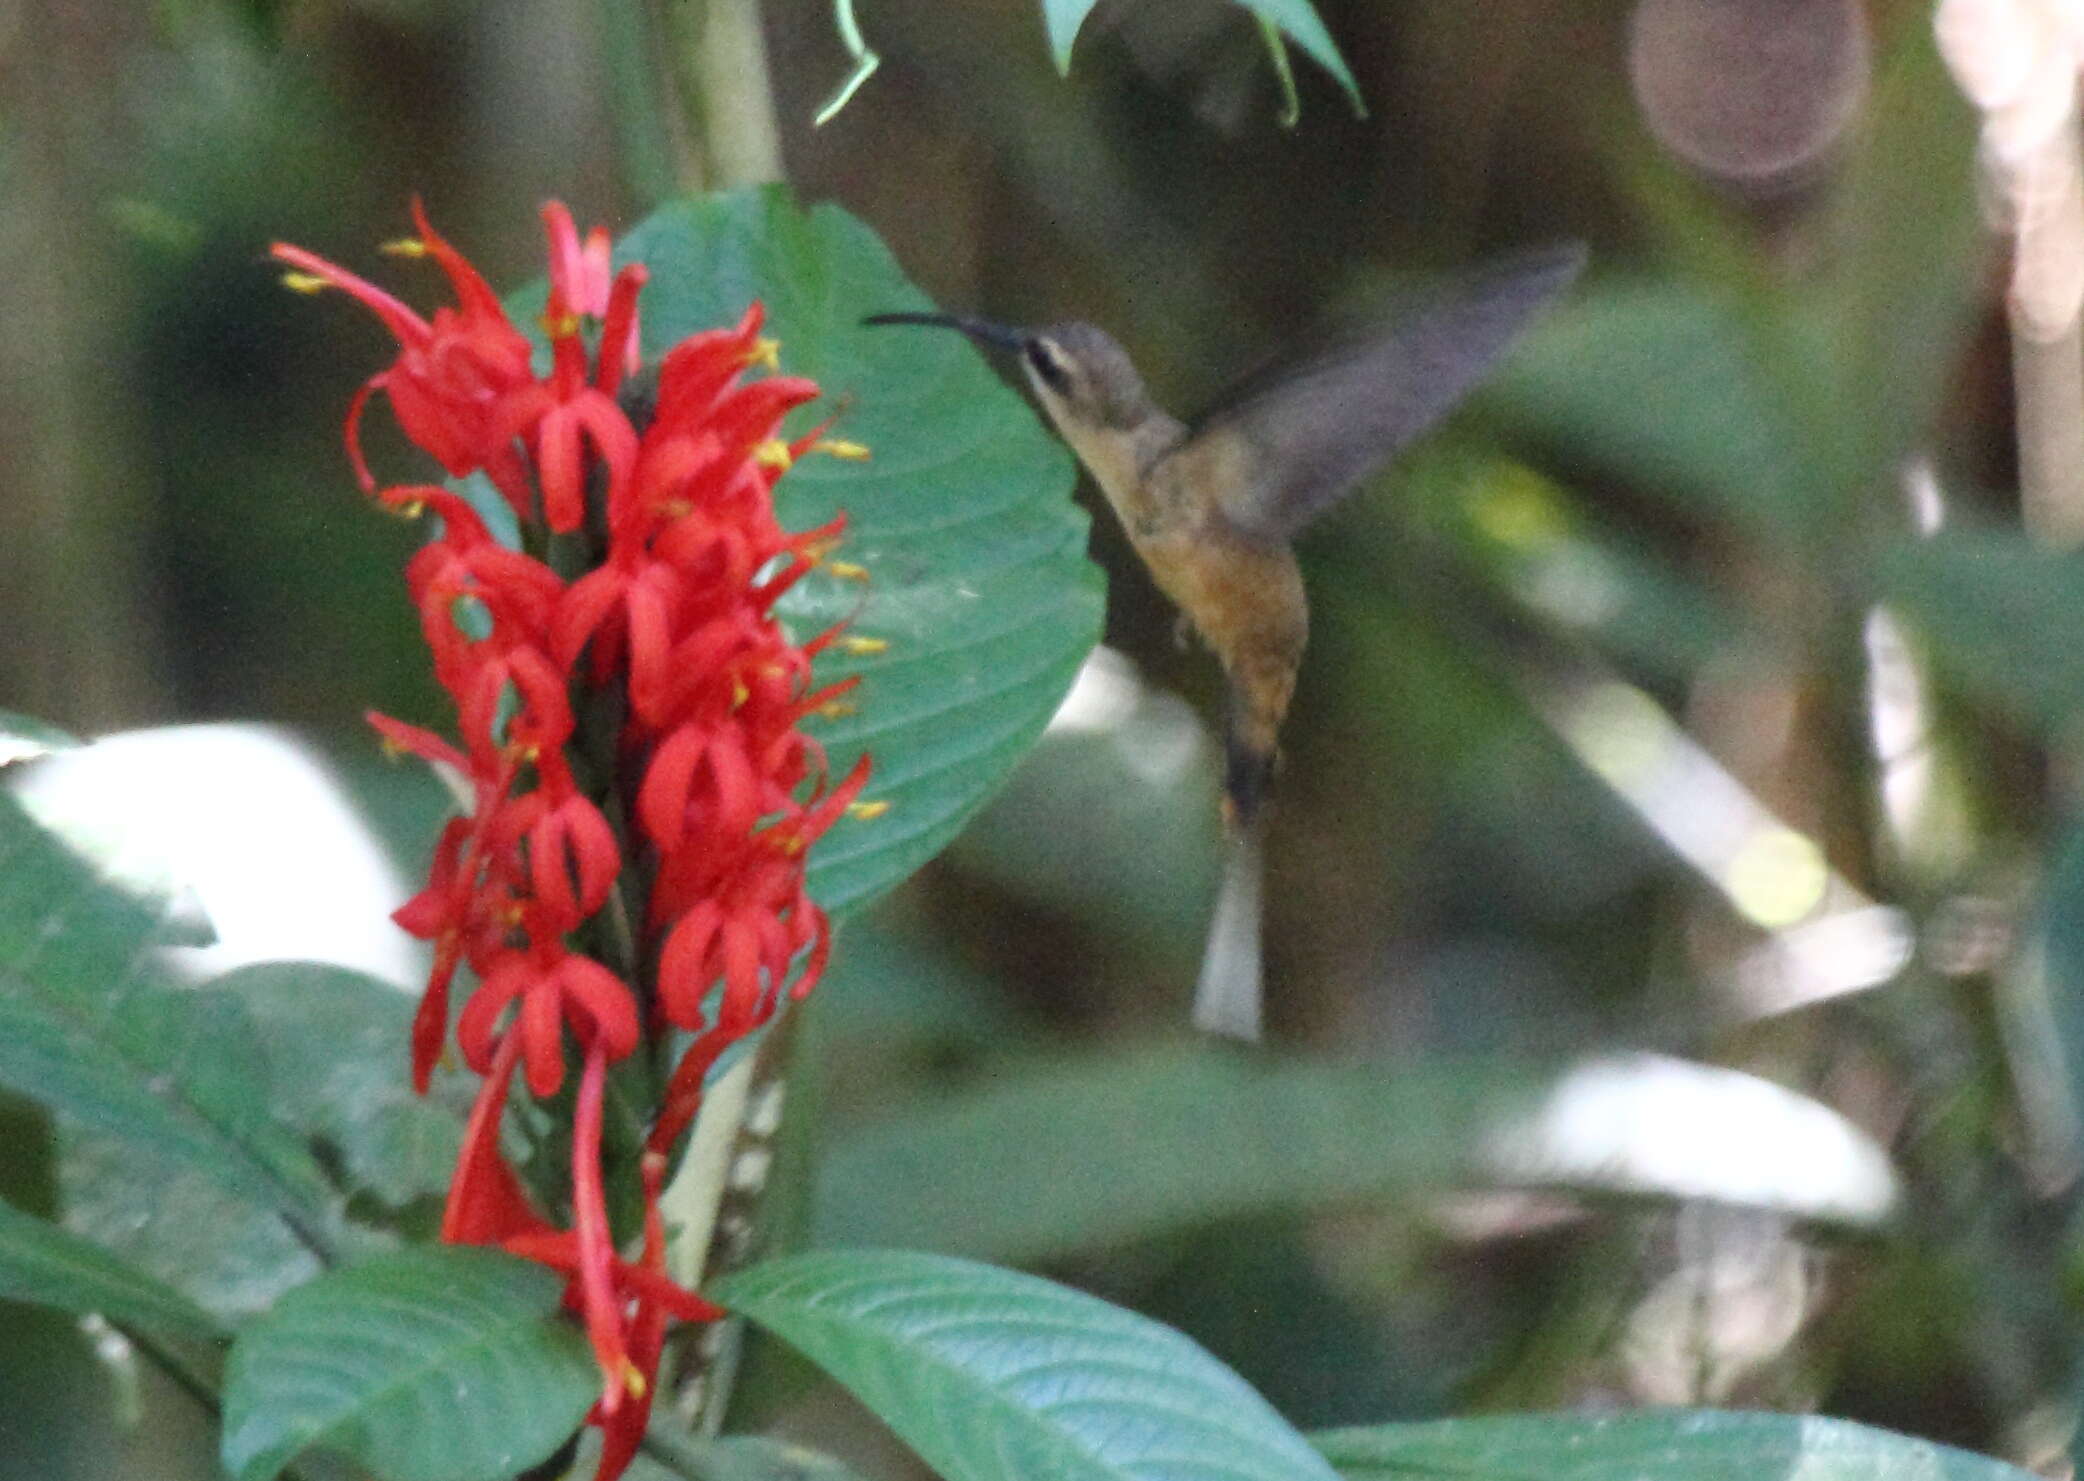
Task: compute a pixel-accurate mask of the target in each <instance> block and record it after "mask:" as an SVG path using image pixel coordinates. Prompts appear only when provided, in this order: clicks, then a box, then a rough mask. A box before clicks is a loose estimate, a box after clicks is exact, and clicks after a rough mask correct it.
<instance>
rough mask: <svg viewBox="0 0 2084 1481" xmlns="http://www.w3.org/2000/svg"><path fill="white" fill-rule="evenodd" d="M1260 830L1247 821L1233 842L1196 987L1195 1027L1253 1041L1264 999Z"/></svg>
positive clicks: (1234, 836) (1256, 1034) (1257, 826)
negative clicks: (1261, 966)
mask: <svg viewBox="0 0 2084 1481" xmlns="http://www.w3.org/2000/svg"><path fill="white" fill-rule="evenodd" d="M1261 867H1262V866H1261V862H1260V854H1259V825H1258V823H1257V821H1256V820H1254V821H1251V822H1243V823H1242V824H1241V826H1240V827H1238V828H1237V830H1236V831H1235V832H1234V833H1233V834H1232V836H1231V839H1230V857H1229V858H1228V859H1227V860H1226V861H1225V863H1224V866H1223V887H1222V889H1221V891H1220V892H1219V893H1218V894H1217V895H1216V914H1215V918H1214V919H1213V920H1211V921H1210V922H1209V928H1208V945H1207V947H1206V948H1205V950H1204V951H1203V953H1202V957H1201V980H1200V982H1198V983H1197V984H1195V987H1194V1027H1196V1028H1198V1029H1200V1030H1202V1031H1203V1032H1204V1033H1211V1034H1224V1035H1227V1036H1228V1037H1230V1038H1233V1039H1243V1040H1245V1041H1247V1042H1254V1041H1256V1040H1257V1039H1258V1038H1259V1030H1260V1003H1261V1000H1262V998H1263V996H1264V994H1263V990H1262V989H1263V984H1262V981H1261V976H1260V965H1259V882H1260V875H1261Z"/></svg>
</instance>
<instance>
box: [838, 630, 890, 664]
mask: <svg viewBox="0 0 2084 1481" xmlns="http://www.w3.org/2000/svg"><path fill="white" fill-rule="evenodd" d="M839 646H840V648H841V650H842V651H843V652H847V653H852V654H854V655H855V656H856V657H859V658H870V657H873V656H874V655H875V654H878V653H888V652H889V651H890V640H889V639H887V638H864V637H856V636H855V635H853V634H851V633H849V634H848V635H847V636H846V637H844V638H841V639H840V640H839Z"/></svg>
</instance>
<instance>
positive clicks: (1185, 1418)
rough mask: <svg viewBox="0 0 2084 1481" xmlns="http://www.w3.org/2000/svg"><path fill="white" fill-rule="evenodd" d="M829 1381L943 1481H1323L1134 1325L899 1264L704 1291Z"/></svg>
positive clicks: (1250, 1401) (1216, 1371)
mask: <svg viewBox="0 0 2084 1481" xmlns="http://www.w3.org/2000/svg"><path fill="white" fill-rule="evenodd" d="M711 1294H713V1295H714V1296H715V1297H716V1299H718V1300H719V1301H721V1302H722V1303H723V1304H724V1305H726V1306H728V1307H730V1308H731V1309H732V1310H733V1311H736V1312H738V1313H739V1314H741V1315H743V1316H745V1317H748V1318H750V1319H751V1320H752V1321H755V1322H757V1323H759V1324H760V1325H761V1326H763V1327H765V1328H767V1329H768V1330H769V1331H771V1332H773V1333H775V1334H776V1335H777V1336H779V1337H781V1338H783V1339H784V1340H785V1341H787V1342H788V1343H789V1344H790V1345H791V1346H793V1347H795V1348H797V1349H799V1350H800V1351H801V1352H802V1353H803V1354H804V1355H805V1356H806V1357H808V1358H810V1359H811V1361H813V1362H814V1363H816V1364H817V1365H818V1366H819V1367H820V1368H822V1369H824V1371H825V1372H826V1373H828V1374H830V1375H831V1376H832V1377H833V1378H834V1379H836V1380H837V1381H838V1382H839V1383H841V1384H842V1385H844V1386H845V1387H846V1388H848V1389H849V1390H851V1391H852V1392H853V1393H854V1395H855V1396H856V1397H857V1398H859V1399H860V1400H861V1401H862V1402H863V1403H865V1404H866V1405H868V1407H869V1408H870V1409H871V1410H872V1411H873V1412H874V1413H875V1415H876V1417H877V1418H878V1419H880V1420H882V1422H883V1423H885V1424H887V1425H888V1426H890V1428H891V1429H892V1430H894V1431H896V1433H897V1434H898V1436H899V1437H900V1438H901V1439H903V1440H904V1441H905V1443H906V1444H908V1445H910V1446H911V1447H912V1448H913V1449H914V1450H915V1451H917V1452H918V1453H919V1456H920V1458H921V1459H923V1460H924V1461H925V1462H926V1463H927V1464H928V1465H929V1466H931V1467H933V1469H934V1470H935V1471H937V1472H938V1473H939V1474H940V1475H941V1476H943V1477H944V1478H946V1481H1031V1478H1033V1477H1037V1476H1047V1477H1050V1478H1051V1481H1130V1478H1134V1481H1158V1478H1161V1477H1162V1478H1163V1481H1276V1478H1297V1481H1316V1478H1324V1481H1329V1473H1328V1471H1327V1469H1326V1467H1325V1465H1324V1462H1323V1461H1322V1460H1321V1459H1319V1458H1318V1456H1317V1455H1316V1454H1315V1453H1314V1452H1313V1451H1312V1450H1311V1449H1310V1447H1309V1445H1308V1443H1307V1442H1305V1441H1304V1440H1303V1438H1302V1436H1300V1435H1298V1434H1297V1433H1296V1432H1295V1431H1294V1430H1293V1429H1292V1428H1290V1427H1289V1425H1288V1424H1287V1422H1286V1421H1285V1420H1283V1419H1282V1418H1281V1417H1280V1416H1279V1415H1278V1414H1276V1413H1274V1411H1273V1409H1272V1408H1271V1407H1270V1406H1269V1405H1268V1404H1267V1402H1266V1401H1265V1400H1264V1399H1262V1398H1260V1397H1259V1395H1258V1394H1256V1393H1254V1392H1253V1391H1252V1389H1251V1388H1250V1387H1249V1386H1247V1385H1246V1383H1245V1382H1244V1380H1243V1379H1241V1378H1239V1377H1238V1376H1237V1375H1236V1374H1235V1373H1232V1372H1231V1371H1230V1370H1229V1369H1228V1368H1225V1367H1224V1366H1223V1365H1222V1364H1221V1363H1218V1362H1217V1361H1216V1360H1215V1359H1214V1358H1212V1357H1210V1356H1209V1355H1208V1354H1207V1353H1206V1352H1204V1351H1203V1350H1202V1349H1201V1348H1200V1347H1198V1346H1196V1345H1195V1344H1194V1343H1193V1342H1190V1341H1189V1340H1188V1339H1187V1338H1185V1337H1183V1336H1181V1335H1180V1334H1179V1333H1177V1332H1175V1331H1173V1330H1172V1329H1170V1328H1169V1327H1163V1326H1160V1325H1158V1323H1156V1322H1153V1321H1151V1320H1150V1319H1149V1318H1147V1317H1142V1316H1138V1315H1136V1314H1135V1313H1134V1312H1129V1311H1124V1310H1122V1309H1121V1308H1120V1307H1117V1306H1110V1305H1108V1304H1107V1303H1106V1302H1104V1301H1101V1300H1099V1299H1097V1298H1095V1297H1092V1296H1088V1295H1085V1294H1083V1293H1081V1292H1078V1291H1072V1290H1068V1289H1066V1288H1065V1287H1063V1286H1059V1285H1055V1284H1052V1283H1051V1282H1049V1281H1045V1280H1040V1279H1037V1278H1036V1277H1034V1276H1031V1275H1021V1274H1017V1273H1015V1272H1013V1271H1008V1270H998V1269H994V1268H992V1267H991V1266H988V1265H976V1264H972V1263H970V1262H969V1261H965V1260H952V1259H948V1258H946V1257H945V1256H937V1255H926V1254H918V1253H915V1252H911V1251H902V1250H875V1251H859V1252H852V1251H848V1252H842V1251H825V1252H820V1253H814V1254H808V1255H797V1256H794V1257H791V1258H789V1259H786V1260H777V1261H773V1262H770V1263H768V1264H765V1265H759V1266H755V1267H754V1268H753V1269H751V1270H748V1271H744V1272H742V1273H740V1274H738V1275H734V1276H732V1277H730V1278H729V1279H728V1280H725V1281H723V1282H720V1283H719V1284H718V1285H717V1287H716V1288H715V1290H714V1291H713V1292H712V1293H711Z"/></svg>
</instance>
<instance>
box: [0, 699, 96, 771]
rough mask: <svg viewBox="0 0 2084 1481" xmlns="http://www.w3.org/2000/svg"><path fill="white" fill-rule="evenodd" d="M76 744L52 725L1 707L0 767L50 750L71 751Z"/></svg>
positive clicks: (77, 742) (30, 759)
mask: <svg viewBox="0 0 2084 1481" xmlns="http://www.w3.org/2000/svg"><path fill="white" fill-rule="evenodd" d="M79 744H80V742H79V740H78V739H77V738H76V737H74V736H71V735H68V734H67V733H66V732H64V731H62V730H60V729H59V728H58V727H57V726H55V725H46V724H45V723H44V722H43V721H41V720H32V719H31V718H30V717H29V716H27V715H17V714H15V713H14V712H13V711H12V710H0V767H5V766H12V765H13V764H14V763H15V762H17V761H33V760H35V759H36V758H37V757H38V756H48V755H50V754H51V753H52V752H53V751H70V750H73V749H75V748H76V747H77V746H78V745H79Z"/></svg>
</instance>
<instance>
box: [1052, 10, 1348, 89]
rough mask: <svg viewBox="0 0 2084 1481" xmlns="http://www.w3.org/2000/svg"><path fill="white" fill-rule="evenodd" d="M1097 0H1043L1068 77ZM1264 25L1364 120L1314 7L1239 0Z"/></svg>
mask: <svg viewBox="0 0 2084 1481" xmlns="http://www.w3.org/2000/svg"><path fill="white" fill-rule="evenodd" d="M1097 3H1098V0H1042V20H1043V24H1044V25H1046V26H1047V27H1048V28H1049V51H1050V55H1051V56H1053V57H1054V58H1055V59H1056V69H1057V71H1058V72H1060V73H1066V74H1068V73H1069V72H1070V70H1071V49H1072V47H1073V46H1074V45H1075V44H1076V43H1077V41H1078V33H1079V31H1080V30H1081V29H1082V28H1083V27H1084V25H1085V20H1086V17H1087V16H1088V15H1090V14H1091V13H1092V10H1093V6H1094V5H1095V4H1097ZM1238 3H1239V4H1240V5H1242V6H1244V7H1245V9H1247V10H1249V11H1251V12H1252V14H1253V15H1255V16H1257V17H1258V18H1259V19H1260V20H1261V21H1263V22H1265V23H1266V24H1267V25H1270V26H1273V27H1275V28H1277V29H1279V30H1280V31H1283V32H1285V33H1286V34H1287V36H1288V38H1289V39H1290V40H1291V41H1293V42H1294V43H1295V44H1296V45H1297V46H1300V47H1301V48H1302V49H1303V50H1304V51H1305V52H1308V53H1309V55H1310V57H1311V58H1312V59H1313V60H1314V61H1315V62H1316V63H1317V65H1318V66H1320V67H1322V68H1324V70H1325V71H1327V72H1329V73H1330V74H1331V75H1332V77H1333V78H1334V79H1336V80H1337V82H1338V84H1339V86H1340V87H1341V88H1342V89H1344V91H1345V93H1346V97H1347V99H1348V100H1349V101H1350V102H1351V103H1352V104H1353V111H1354V113H1355V114H1356V115H1358V116H1359V117H1362V118H1365V117H1367V113H1368V109H1367V104H1366V103H1365V102H1364V101H1363V100H1362V98H1361V95H1360V84H1359V83H1357V82H1355V81H1354V80H1353V73H1352V71H1351V70H1350V69H1348V67H1347V66H1346V59H1345V58H1344V57H1342V56H1340V55H1339V48H1338V44H1337V43H1336V42H1334V41H1333V40H1332V39H1331V32H1329V31H1327V30H1325V29H1324V22H1323V21H1322V20H1321V19H1320V18H1319V17H1318V15H1317V10H1316V7H1315V6H1313V5H1311V4H1310V0H1238Z"/></svg>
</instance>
